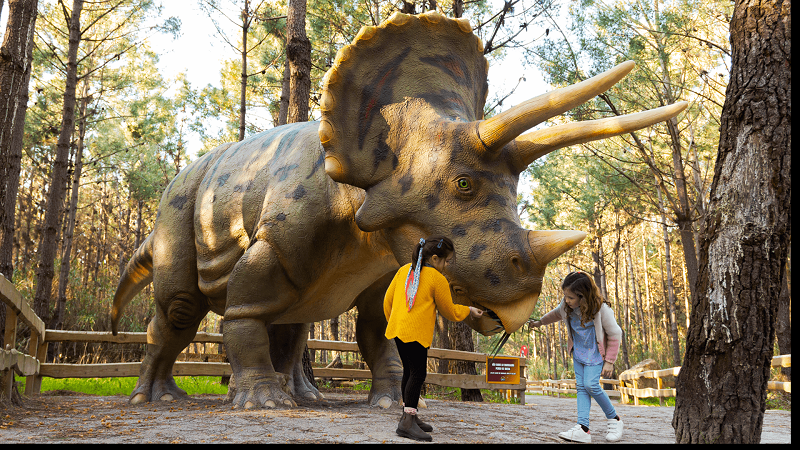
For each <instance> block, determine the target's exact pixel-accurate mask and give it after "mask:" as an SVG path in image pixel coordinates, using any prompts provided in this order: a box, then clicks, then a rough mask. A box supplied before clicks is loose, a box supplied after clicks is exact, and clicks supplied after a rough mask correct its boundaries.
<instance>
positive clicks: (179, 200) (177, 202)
mask: <svg viewBox="0 0 800 450" xmlns="http://www.w3.org/2000/svg"><path fill="white" fill-rule="evenodd" d="M188 200H189V198H188V197H187V196H185V195H176V196H175V197H173V198H172V200H170V201H169V205H170V206H172V207H174V208H175V209H177V210H179V211H180V210H182V209H183V205H185V204H186V202H187V201H188Z"/></svg>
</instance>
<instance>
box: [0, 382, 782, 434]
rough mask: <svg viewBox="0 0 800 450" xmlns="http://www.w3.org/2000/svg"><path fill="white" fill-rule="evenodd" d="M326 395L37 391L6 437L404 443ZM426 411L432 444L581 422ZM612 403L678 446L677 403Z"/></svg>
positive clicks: (387, 413) (571, 409)
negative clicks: (136, 396)
mask: <svg viewBox="0 0 800 450" xmlns="http://www.w3.org/2000/svg"><path fill="white" fill-rule="evenodd" d="M325 395H326V401H324V402H321V403H313V404H311V403H309V404H302V405H299V406H298V407H297V408H295V409H290V410H288V409H284V410H251V411H242V410H232V409H231V407H230V405H229V404H225V403H223V401H222V400H223V396H219V395H198V396H194V397H192V399H191V400H189V401H174V402H169V403H160V402H159V403H153V404H146V405H137V406H131V405H129V404H128V402H127V397H122V396H113V397H100V396H89V395H65V396H54V395H41V396H36V397H32V398H29V399H27V400H26V402H27V403H26V408H25V409H22V408H15V409H12V410H5V411H0V442H3V443H4V444H5V443H56V442H63V443H79V442H86V443H146V442H152V443H204V442H205V443H210V442H219V443H256V442H258V443H287V442H289V443H305V442H309V443H356V442H359V443H400V442H403V443H407V442H411V441H409V440H407V439H404V438H401V437H399V436H397V435H396V434H395V428H396V427H397V422H398V420H399V418H400V414H401V412H400V409H399V407H398V408H391V409H389V410H382V409H379V408H371V407H369V406H368V405H367V403H366V393H363V394H341V393H326V394H325ZM426 401H427V404H428V407H427V408H425V409H421V411H420V417H422V418H423V419H424V420H425V421H426V422H428V423H430V424H431V425H433V427H434V431H433V433H432V436H433V442H434V443H465V444H466V443H543V442H553V443H560V442H564V441H562V440H561V439H559V438H558V436H557V434H558V433H559V432H560V431H564V430H566V429H568V428H570V427H571V426H572V425H573V424H574V421H575V418H576V410H575V399H574V398H572V399H566V398H562V399H559V398H553V397H544V396H539V395H529V396H528V397H527V404H526V405H524V406H522V405H513V404H496V403H469V402H467V403H464V402H455V401H446V400H433V399H427V400H426ZM614 406H615V407H616V408H617V412H618V413H619V414H620V417H622V418H623V420H624V421H625V434H624V435H623V438H622V440H621V442H622V443H631V444H632V443H659V444H661V443H665V444H666V443H674V442H675V435H674V431H673V429H672V425H671V422H672V414H673V410H674V408H670V407H647V406H628V405H618V404H617V403H616V402H615V403H614ZM591 420H592V424H597V425H596V426H597V432H596V433H597V434H596V436H595V437H594V443H605V442H606V441H605V439H604V435H605V426H604V425H605V420H604V416H603V414H602V412H601V411H600V408H599V407H597V405H593V406H592V413H591ZM763 429H764V432H763V434H762V437H761V442H762V443H791V442H792V438H791V432H792V425H791V412H788V411H767V412H766V415H765V418H764V427H763Z"/></svg>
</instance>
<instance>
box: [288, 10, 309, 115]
mask: <svg viewBox="0 0 800 450" xmlns="http://www.w3.org/2000/svg"><path fill="white" fill-rule="evenodd" d="M286 59H287V61H289V72H290V83H289V110H288V111H289V112H288V116H287V123H296V122H306V121H308V100H309V95H310V92H311V41H309V40H308V37H306V0H290V2H289V10H288V12H287V14H286Z"/></svg>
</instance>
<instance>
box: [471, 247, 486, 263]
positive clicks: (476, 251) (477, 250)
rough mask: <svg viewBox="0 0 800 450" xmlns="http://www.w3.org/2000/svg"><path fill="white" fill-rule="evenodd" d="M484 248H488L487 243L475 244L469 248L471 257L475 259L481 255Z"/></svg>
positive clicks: (472, 259)
mask: <svg viewBox="0 0 800 450" xmlns="http://www.w3.org/2000/svg"><path fill="white" fill-rule="evenodd" d="M484 250H486V244H473V245H472V247H471V248H470V249H469V259H470V260H471V261H475V260H476V259H478V258H479V257H480V256H481V253H483V251H484Z"/></svg>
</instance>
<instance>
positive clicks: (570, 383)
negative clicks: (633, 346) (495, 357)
mask: <svg viewBox="0 0 800 450" xmlns="http://www.w3.org/2000/svg"><path fill="white" fill-rule="evenodd" d="M791 366H792V355H780V356H774V357H773V358H772V367H791ZM680 370H681V368H680V367H671V368H669V369H662V370H646V371H643V372H638V373H623V374H621V375H620V377H619V380H611V379H606V378H601V379H600V384H611V385H614V386H615V387H614V389H613V390H606V393H607V394H608V396H609V397H619V401H620V403H628V402H629V401H630V399H631V398H633V404H634V405H638V404H639V400H640V399H642V398H653V397H654V398H658V403H659V405H663V399H665V398H668V397H675V395H676V390H675V388H665V386H666V383H665V380H664V378H667V377H675V376H678V374H679V373H680ZM645 379H650V380H652V379H655V380H656V386H657V387H655V388H650V387H648V388H643V387H639V385H640V384H641V383H642V382H643V380H645ZM767 390H769V391H781V392H792V383H791V382H789V381H772V380H770V381H768V382H767ZM527 391H528V392H540V393H542V394H544V395H555V396H558V397H560V396H561V395H563V394H575V393H577V390H576V389H575V380H571V379H566V380H550V379H547V380H529V381H528V383H527Z"/></svg>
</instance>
